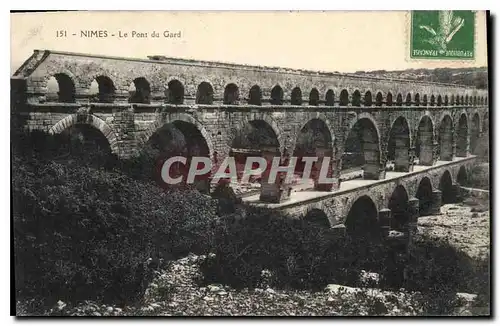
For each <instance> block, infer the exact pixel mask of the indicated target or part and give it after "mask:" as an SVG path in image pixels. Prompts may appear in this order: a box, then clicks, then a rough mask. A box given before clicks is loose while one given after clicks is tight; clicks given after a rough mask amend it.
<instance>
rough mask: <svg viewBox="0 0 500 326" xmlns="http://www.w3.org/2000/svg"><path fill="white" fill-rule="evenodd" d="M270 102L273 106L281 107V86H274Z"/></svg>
mask: <svg viewBox="0 0 500 326" xmlns="http://www.w3.org/2000/svg"><path fill="white" fill-rule="evenodd" d="M270 102H271V104H273V105H283V89H282V88H281V86H279V85H276V86H274V87H273V89H272V90H271V100H270Z"/></svg>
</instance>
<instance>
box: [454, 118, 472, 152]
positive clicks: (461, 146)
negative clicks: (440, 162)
mask: <svg viewBox="0 0 500 326" xmlns="http://www.w3.org/2000/svg"><path fill="white" fill-rule="evenodd" d="M468 136H469V129H468V126H467V116H466V115H465V113H462V114H461V115H460V119H459V120H458V128H457V156H460V157H465V156H467V138H468Z"/></svg>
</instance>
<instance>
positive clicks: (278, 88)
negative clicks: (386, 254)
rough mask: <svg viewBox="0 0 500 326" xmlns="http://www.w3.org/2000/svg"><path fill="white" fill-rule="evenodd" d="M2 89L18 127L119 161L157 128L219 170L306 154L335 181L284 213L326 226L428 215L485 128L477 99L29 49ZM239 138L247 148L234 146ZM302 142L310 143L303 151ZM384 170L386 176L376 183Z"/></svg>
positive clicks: (317, 76)
mask: <svg viewBox="0 0 500 326" xmlns="http://www.w3.org/2000/svg"><path fill="white" fill-rule="evenodd" d="M11 81H12V83H11V84H12V97H13V114H14V116H15V117H17V118H20V119H18V120H17V121H21V125H22V126H23V127H24V128H27V129H29V130H35V129H38V130H44V131H47V132H50V133H61V132H63V131H64V130H66V129H68V128H70V127H77V126H80V125H85V124H86V125H90V126H92V127H94V128H95V129H97V130H99V131H100V132H101V133H102V135H103V136H104V137H105V138H106V139H107V140H108V142H109V145H110V148H111V151H112V152H113V153H115V154H116V155H118V156H119V157H122V158H129V157H131V156H134V155H137V154H139V153H140V151H141V149H142V148H143V147H144V144H146V143H147V142H148V140H149V139H150V138H151V137H152V135H153V134H155V132H156V131H159V130H161V129H162V127H163V126H165V125H166V124H170V125H173V126H175V128H176V129H178V130H180V131H181V132H182V134H183V135H184V137H185V139H186V147H188V150H190V151H191V153H194V152H195V151H198V152H199V151H201V152H202V154H204V155H209V156H210V157H212V158H213V159H214V160H218V161H220V160H222V159H223V158H224V157H226V156H227V155H230V153H231V149H232V148H241V147H245V146H246V147H252V148H254V149H260V150H261V151H262V153H263V155H271V156H279V155H284V156H286V155H290V154H291V153H297V152H300V150H304V149H306V151H308V152H309V154H313V155H314V154H317V155H318V156H320V157H321V156H329V157H332V158H334V159H332V160H331V161H330V165H331V166H330V167H331V169H330V173H331V176H333V177H334V178H335V179H336V180H337V181H336V182H334V183H333V184H332V185H328V186H326V187H325V186H324V185H323V186H321V185H318V186H317V187H316V189H315V190H316V192H317V194H313V195H311V194H309V195H304V194H299V193H294V194H292V197H293V196H299V197H294V198H295V199H294V198H292V199H291V200H289V201H288V204H287V205H292V206H294V205H295V206H297V203H296V202H297V201H298V202H300V201H304V205H302V207H306V208H307V207H309V208H311V207H313V208H314V207H316V208H321V209H323V211H325V213H326V215H327V216H328V218H329V220H330V222H331V224H335V223H339V217H340V216H347V215H349V212H350V211H356V210H357V213H358V214H359V213H360V212H361V211H363V209H365V210H366V209H368V208H367V207H372V208H374V209H375V211H376V212H377V214H376V215H377V216H378V215H380V217H381V218H382V216H386V215H387V214H388V213H387V208H388V207H390V206H391V205H392V206H393V207H392V211H393V212H392V213H393V215H398V214H399V213H398V212H400V211H402V208H401V207H403V208H404V209H406V210H407V211H411V209H412V208H411V207H413V206H416V207H417V211H418V207H420V210H421V211H422V210H428V211H432V210H435V209H436V205H439V203H440V201H441V193H439V190H438V189H441V190H443V189H444V190H446V191H448V190H449V189H452V188H453V184H456V180H457V177H458V175H459V171H460V170H461V168H462V170H464V169H465V172H467V171H468V170H469V168H470V166H471V165H472V164H474V161H475V156H473V155H471V154H473V152H474V148H475V147H476V144H477V143H478V140H479V139H481V137H482V136H483V135H484V134H486V133H487V131H488V125H489V123H488V93H487V91H486V90H478V89H475V88H471V87H464V86H459V85H450V84H440V83H425V82H419V81H410V80H396V79H382V78H374V77H360V76H354V75H346V74H338V73H324V72H312V71H303V70H292V69H283V68H273V67H256V66H247V65H235V64H226V63H216V62H204V61H194V60H182V59H173V58H165V57H149V59H147V60H142V59H127V58H115V57H103V56H95V55H86V54H76V53H63V52H55V51H46V50H45V51H39V50H35V51H34V53H33V55H32V56H31V57H30V58H28V59H27V60H26V62H24V64H23V65H22V66H21V67H20V68H19V69H18V70H17V71H16V72H15V74H14V76H13V77H12V79H11ZM54 85H55V89H54ZM245 133H253V135H254V136H255V135H257V136H258V137H253V138H252V137H247V138H245V137H243V138H242V137H240V136H241V135H242V134H243V135H244V134H245ZM308 133H309V134H308ZM301 135H302V136H304V135H305V136H306V137H301ZM308 135H309V136H311V137H309V136H308ZM318 135H319V136H318ZM350 137H353V139H357V141H358V143H359V144H360V146H361V153H363V154H362V155H363V156H364V168H363V169H364V177H363V178H364V179H365V180H358V181H355V180H350V181H345V182H342V184H341V182H340V174H341V170H342V162H343V158H345V157H346V156H345V153H346V152H349V151H351V149H349V148H347V147H348V146H347V142H346V140H347V139H348V138H350ZM311 138H315V139H317V140H316V141H314V142H312V143H311V142H310V143H307V139H311ZM241 139H253V141H250V142H249V143H248V142H247V143H244V142H240V140H241ZM304 139H305V140H304ZM483 139H484V137H483ZM486 139H487V138H486ZM311 151H312V153H311ZM314 152H316V153H314ZM471 152H472V153H471ZM302 154H304V153H303V152H302ZM388 159H390V160H391V161H394V163H395V172H387V173H386V162H387V160H388ZM417 163H418V164H417ZM386 177H387V178H386ZM443 178H444V179H443ZM445 179H446V180H445ZM374 180H376V181H374ZM443 180H444V181H443ZM350 182H351V183H352V182H358V183H357V184H356V183H354V184H351V185H350V186H349V183H350ZM360 182H361V184H359V183H360ZM363 182H365V184H363ZM366 182H368V183H366ZM344 184H345V185H344ZM343 185H344V186H343ZM346 187H347V188H346ZM395 189H396V190H395ZM288 194H289V192H288V191H287V189H286V187H285V186H284V185H282V184H276V185H270V186H268V187H262V189H261V195H260V197H259V198H260V199H261V201H267V202H282V201H283V200H284V199H285V198H286V197H287V196H288ZM297 194H298V195H297ZM300 196H302V197H300ZM325 196H326V197H325ZM415 197H417V198H420V199H421V200H420V204H419V203H418V202H419V201H418V199H415ZM438 197H439V198H438ZM297 198H298V199H297ZM300 198H302V199H300ZM325 198H327V199H325ZM358 198H359V199H358ZM391 198H396V199H397V200H396V204H393V203H392V202H390V201H391V200H390V199H391ZM357 199H358V200H357ZM250 201H252V200H250ZM253 201H255V199H253ZM393 202H394V200H393ZM400 202H401V203H403V204H401V203H400ZM294 203H295V204H294ZM314 203H316V204H314ZM317 203H322V204H321V205H320V204H317ZM325 203H326V204H325ZM356 203H361V204H356ZM278 205H279V204H278ZM318 205H319V206H318ZM412 205H413V206H412ZM426 205H427V206H426ZM299 206H300V205H299ZM326 206H328V207H329V208H327V209H325V207H326ZM356 207H358V208H356ZM359 207H361V208H359ZM363 207H364V208H363ZM409 207H410V208H409ZM359 209H361V211H359ZM295 210H296V211H299V212H301V214H306V213H307V211H306V210H305V208H302V209H295ZM378 212H381V213H380V214H379V213H378ZM422 213H423V212H422ZM361 215H367V214H364V213H363V214H361ZM368 215H369V214H368ZM389 215H390V214H389Z"/></svg>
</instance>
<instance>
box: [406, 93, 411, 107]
mask: <svg viewBox="0 0 500 326" xmlns="http://www.w3.org/2000/svg"><path fill="white" fill-rule="evenodd" d="M405 105H407V106H409V105H411V94H410V93H408V94H406V100H405Z"/></svg>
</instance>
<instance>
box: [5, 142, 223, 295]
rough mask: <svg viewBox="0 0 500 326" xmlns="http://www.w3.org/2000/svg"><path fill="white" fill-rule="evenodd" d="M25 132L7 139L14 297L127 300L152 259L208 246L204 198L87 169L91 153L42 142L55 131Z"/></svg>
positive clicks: (209, 208)
mask: <svg viewBox="0 0 500 326" xmlns="http://www.w3.org/2000/svg"><path fill="white" fill-rule="evenodd" d="M32 136H33V137H29V138H28V139H27V138H24V139H15V141H14V143H13V161H12V176H13V180H12V184H13V187H12V192H13V222H14V246H15V267H16V274H15V275H16V277H15V283H16V291H17V294H18V298H29V297H37V298H39V299H41V300H43V301H45V302H43V303H44V304H53V303H54V302H55V301H57V300H60V299H61V300H68V301H78V300H84V299H97V300H102V301H105V302H117V301H118V302H130V301H134V300H136V299H138V298H140V297H141V295H142V293H143V291H144V289H145V288H146V286H147V284H148V280H149V279H150V277H151V271H152V268H153V267H155V266H157V265H158V264H160V263H162V262H163V261H168V260H170V259H172V258H174V257H178V256H179V255H185V254H187V253H189V252H200V251H202V252H203V251H206V249H207V248H208V244H209V243H210V241H211V239H210V234H211V233H210V231H211V229H212V228H211V224H212V223H213V221H214V218H215V213H216V205H215V203H214V201H213V200H211V199H210V198H207V197H206V196H203V195H201V194H200V193H198V192H195V191H192V192H189V193H185V192H180V191H176V190H172V191H165V190H163V189H159V188H158V187H157V186H156V185H155V184H154V183H148V182H145V181H140V180H136V179H132V178H130V177H128V176H126V175H125V174H123V173H121V172H120V171H113V170H110V169H107V170H106V169H102V168H96V167H92V165H91V164H89V163H88V162H89V161H90V160H92V157H89V156H92V155H91V154H90V152H87V153H86V154H85V155H79V154H78V153H75V151H73V153H72V155H70V156H67V155H64V154H63V152H64V151H61V148H57V149H56V148H54V147H51V146H46V145H44V144H50V143H53V144H55V143H57V142H58V141H57V139H49V138H51V137H47V136H44V135H43V134H36V135H32ZM42 138H45V141H41V139H42ZM33 139H36V144H33V142H32V140H33ZM30 142H31V143H32V144H31V145H32V146H30V147H28V146H27V145H28V143H30ZM62 143H63V141H59V144H62ZM94 159H95V161H99V159H100V158H99V157H94ZM103 165H106V164H103Z"/></svg>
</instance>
